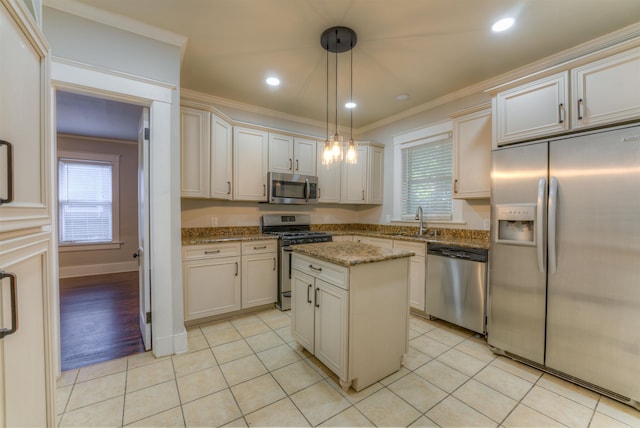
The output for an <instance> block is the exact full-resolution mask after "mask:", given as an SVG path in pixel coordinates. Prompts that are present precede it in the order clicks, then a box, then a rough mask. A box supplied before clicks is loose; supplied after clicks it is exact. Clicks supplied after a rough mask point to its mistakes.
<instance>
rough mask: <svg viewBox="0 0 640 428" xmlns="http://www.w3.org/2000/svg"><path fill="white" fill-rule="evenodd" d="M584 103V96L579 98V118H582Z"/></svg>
mask: <svg viewBox="0 0 640 428" xmlns="http://www.w3.org/2000/svg"><path fill="white" fill-rule="evenodd" d="M582 104H583V100H582V98H580V99H579V100H578V120H582V107H583V106H582Z"/></svg>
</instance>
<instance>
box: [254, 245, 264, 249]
mask: <svg viewBox="0 0 640 428" xmlns="http://www.w3.org/2000/svg"><path fill="white" fill-rule="evenodd" d="M266 248H267V246H266V245H263V246H262V247H253V249H254V250H264V249H266Z"/></svg>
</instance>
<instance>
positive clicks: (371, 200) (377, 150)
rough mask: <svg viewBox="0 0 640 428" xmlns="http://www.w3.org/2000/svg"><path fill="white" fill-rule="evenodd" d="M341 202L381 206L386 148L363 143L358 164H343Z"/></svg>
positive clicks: (359, 149)
mask: <svg viewBox="0 0 640 428" xmlns="http://www.w3.org/2000/svg"><path fill="white" fill-rule="evenodd" d="M341 180H342V183H341V202H342V203H345V204H381V203H382V191H383V186H384V146H382V145H378V144H373V143H361V144H359V146H358V162H356V163H355V164H349V163H347V162H343V163H342V178H341Z"/></svg>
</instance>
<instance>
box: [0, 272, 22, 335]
mask: <svg viewBox="0 0 640 428" xmlns="http://www.w3.org/2000/svg"><path fill="white" fill-rule="evenodd" d="M4 278H9V281H10V283H9V285H10V286H11V328H10V329H6V328H3V329H0V339H2V338H3V337H5V336H8V335H10V334H13V333H15V332H16V330H17V329H18V308H17V306H16V287H17V286H18V279H17V278H16V274H14V273H9V272H5V271H0V280H2V279H4Z"/></svg>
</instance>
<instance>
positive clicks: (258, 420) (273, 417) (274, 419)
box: [246, 398, 309, 427]
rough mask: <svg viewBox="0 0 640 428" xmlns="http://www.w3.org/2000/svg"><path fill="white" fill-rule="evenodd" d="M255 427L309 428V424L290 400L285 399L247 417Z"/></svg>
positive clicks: (249, 422) (248, 421)
mask: <svg viewBox="0 0 640 428" xmlns="http://www.w3.org/2000/svg"><path fill="white" fill-rule="evenodd" d="M246 419H247V423H248V424H249V426H254V427H308V426H309V422H308V421H307V420H306V419H305V417H304V416H302V413H300V411H299V410H298V409H297V408H296V406H294V404H293V403H292V402H291V400H290V399H289V398H284V399H282V400H279V401H277V402H275V403H273V404H270V405H269V406H267V407H264V408H262V409H260V410H258V411H256V412H254V413H251V414H249V415H246Z"/></svg>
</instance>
